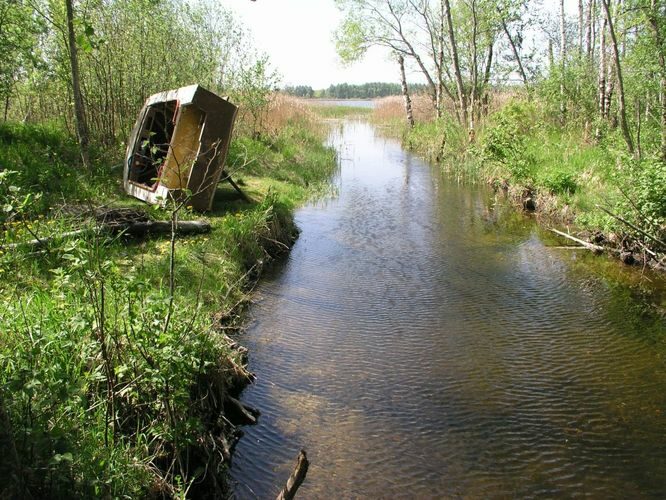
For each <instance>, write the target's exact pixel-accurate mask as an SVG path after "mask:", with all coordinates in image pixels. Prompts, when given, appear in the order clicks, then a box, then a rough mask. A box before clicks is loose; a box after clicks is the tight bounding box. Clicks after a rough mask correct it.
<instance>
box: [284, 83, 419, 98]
mask: <svg viewBox="0 0 666 500" xmlns="http://www.w3.org/2000/svg"><path fill="white" fill-rule="evenodd" d="M409 88H410V90H411V91H412V92H418V91H421V90H425V85H422V84H413V85H410V86H409ZM283 91H284V92H285V93H287V94H289V95H293V96H297V97H323V98H330V99H373V98H375V97H386V96H389V95H400V94H401V90H400V85H399V84H397V83H385V82H372V83H364V84H361V85H355V84H351V83H341V84H339V85H331V86H330V87H328V88H327V89H323V90H313V88H312V87H310V86H308V85H296V86H289V85H288V86H286V87H284V89H283Z"/></svg>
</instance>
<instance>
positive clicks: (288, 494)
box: [276, 450, 310, 500]
mask: <svg viewBox="0 0 666 500" xmlns="http://www.w3.org/2000/svg"><path fill="white" fill-rule="evenodd" d="M309 466H310V462H308V457H307V455H306V453H305V450H301V452H300V453H299V454H298V458H297V459H296V467H294V471H293V472H292V473H291V476H289V479H287V484H286V485H285V487H284V488H282V491H281V492H280V494H279V495H278V496H277V498H276V500H292V499H293V498H294V497H295V496H296V491H297V490H298V488H299V486H300V485H301V484H303V481H305V475H306V474H307V473H308V467H309Z"/></svg>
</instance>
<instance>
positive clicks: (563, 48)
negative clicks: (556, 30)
mask: <svg viewBox="0 0 666 500" xmlns="http://www.w3.org/2000/svg"><path fill="white" fill-rule="evenodd" d="M565 22H566V19H565V17H564V0H560V72H561V74H560V116H561V119H562V123H564V120H565V117H566V113H567V106H566V102H565V93H564V72H565V70H566V59H567V37H566V29H565Z"/></svg>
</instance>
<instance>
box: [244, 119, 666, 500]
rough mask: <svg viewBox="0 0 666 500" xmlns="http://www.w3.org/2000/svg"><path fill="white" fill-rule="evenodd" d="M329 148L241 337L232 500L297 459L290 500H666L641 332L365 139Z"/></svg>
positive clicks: (485, 200) (475, 209) (657, 379)
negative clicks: (334, 157)
mask: <svg viewBox="0 0 666 500" xmlns="http://www.w3.org/2000/svg"><path fill="white" fill-rule="evenodd" d="M331 143H332V144H333V145H334V146H335V147H336V148H337V149H338V151H340V152H341V153H340V156H341V158H342V161H341V165H342V168H341V172H340V174H339V178H338V179H337V180H336V182H337V184H338V194H337V196H336V197H334V198H333V199H331V200H328V201H326V202H320V203H317V204H315V205H314V206H310V207H306V208H304V209H302V210H300V211H299V213H298V216H297V219H298V224H299V226H300V227H301V229H302V230H303V231H302V234H301V237H300V239H299V241H298V242H297V244H296V245H295V247H294V249H293V251H292V253H291V254H290V256H289V257H288V259H287V260H286V263H285V264H284V266H276V267H277V269H275V271H274V273H273V274H272V275H271V276H268V277H267V278H266V279H265V280H264V281H263V282H262V284H261V285H260V287H259V289H260V292H259V293H260V297H261V300H260V302H259V303H258V304H257V305H256V306H255V308H254V310H253V317H254V322H253V324H252V326H251V327H250V329H249V331H248V333H247V334H246V335H245V336H244V337H243V338H242V341H243V342H244V343H245V344H247V345H248V347H249V348H250V366H251V369H252V370H253V371H255V372H256V373H257V375H258V377H259V379H258V382H257V383H256V385H255V386H253V387H251V388H249V389H248V390H246V392H245V393H244V396H243V397H244V399H245V400H247V401H248V402H249V403H250V404H252V405H254V406H257V407H259V408H261V410H262V412H263V414H262V416H261V418H260V423H259V425H258V426H256V427H250V428H246V431H247V434H246V436H245V437H244V438H243V439H242V440H241V442H240V443H239V446H238V448H237V453H236V456H235V458H234V460H235V462H234V469H233V471H232V476H233V478H234V480H236V481H237V482H238V487H237V494H238V496H240V497H252V496H253V494H252V493H251V492H250V489H248V487H250V488H251V489H252V491H253V492H254V494H256V495H257V496H259V497H261V498H266V497H271V496H274V495H275V494H276V493H277V491H278V490H279V488H280V487H281V486H282V485H283V483H284V481H285V480H286V478H287V476H288V475H289V473H290V471H291V467H292V466H293V461H294V459H295V457H296V454H297V452H298V449H299V448H300V447H305V448H306V449H307V450H308V453H309V456H310V459H311V461H312V466H311V468H310V471H309V473H308V478H307V480H306V482H305V484H304V485H303V487H302V490H301V491H300V494H301V495H302V496H303V497H304V498H308V497H350V496H352V497H353V496H369V497H378V496H383V497H387V496H388V497H394V496H420V497H423V496H442V495H444V496H452V495H453V496H455V495H462V496H472V497H477V496H481V497H486V496H544V495H546V496H548V495H551V496H552V495H556V494H559V495H565V496H569V495H573V494H576V493H583V494H590V495H594V496H614V495H617V494H618V492H623V493H625V492H626V493H628V494H630V495H632V496H635V495H636V494H637V493H640V494H644V495H645V496H659V495H660V494H662V493H664V494H666V478H665V477H664V474H663V472H664V471H665V470H666V437H665V436H666V432H665V431H666V422H665V417H664V415H663V414H662V413H660V412H664V411H666V390H665V389H666V370H664V362H663V354H664V353H665V352H664V351H666V349H664V345H663V342H662V343H661V344H660V346H658V347H655V346H654V344H649V343H648V342H645V341H644V340H643V338H642V337H641V334H640V329H644V328H645V327H646V325H647V323H645V322H644V321H643V320H642V319H641V318H640V317H638V318H637V317H636V314H635V313H633V312H632V309H631V308H630V307H628V305H627V304H626V302H623V301H621V300H620V301H618V300H615V298H614V297H615V295H613V293H612V290H610V289H609V288H608V287H606V286H605V285H604V283H602V282H600V281H598V280H590V279H588V280H587V281H585V282H583V281H582V280H580V279H579V277H578V276H579V275H578V273H574V272H572V271H571V269H570V268H571V266H570V264H569V263H568V260H569V259H570V257H571V256H570V254H568V253H563V252H561V251H560V252H558V251H556V250H551V249H548V248H546V247H545V246H544V244H543V243H542V242H541V240H540V239H539V237H538V235H537V233H536V232H535V231H536V230H535V228H534V226H533V225H532V223H531V222H530V221H529V220H527V219H524V218H522V217H516V216H515V215H512V214H510V213H509V214H508V215H506V216H503V217H502V216H499V215H498V214H499V213H500V212H501V211H502V210H503V209H502V206H501V204H498V205H496V206H495V208H494V209H493V207H492V205H491V204H492V194H489V193H487V192H485V191H484V190H483V189H473V188H469V187H461V186H457V185H455V184H451V183H450V182H446V181H445V180H442V179H440V178H439V176H437V175H433V172H432V170H431V169H430V168H429V167H428V166H427V165H425V164H424V163H422V162H421V161H420V160H418V159H416V158H415V157H413V156H411V155H408V154H405V153H403V152H402V151H401V150H400V148H399V146H398V145H397V144H396V143H395V142H393V141H387V140H384V139H381V138H378V137H376V136H375V134H374V132H373V130H372V129H371V128H370V127H369V126H368V125H365V124H363V123H355V124H353V123H348V124H346V125H345V126H344V127H338V128H337V129H336V130H335V131H334V132H333V133H332V135H331ZM611 311H612V314H611ZM611 317H612V319H613V321H611V319H610V318H611ZM652 326H653V328H657V329H660V328H661V329H663V323H662V324H659V323H653V324H652ZM637 329H638V332H639V333H637ZM632 332H633V333H632ZM660 356H661V357H660Z"/></svg>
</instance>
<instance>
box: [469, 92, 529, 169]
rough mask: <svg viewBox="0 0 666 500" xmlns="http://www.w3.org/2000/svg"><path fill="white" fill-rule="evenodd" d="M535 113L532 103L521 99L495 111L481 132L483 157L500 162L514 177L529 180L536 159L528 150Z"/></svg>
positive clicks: (488, 160)
mask: <svg viewBox="0 0 666 500" xmlns="http://www.w3.org/2000/svg"><path fill="white" fill-rule="evenodd" d="M535 117H536V110H535V108H534V105H533V104H530V103H526V102H522V101H513V102H512V103H510V104H508V105H507V106H506V107H504V108H502V109H501V110H500V111H498V112H496V113H494V114H493V115H492V116H491V117H490V122H489V125H488V126H487V128H486V129H485V130H484V132H483V135H482V140H481V146H480V147H481V156H482V159H483V160H484V161H486V162H490V163H496V164H499V165H501V166H503V167H504V168H506V169H507V171H508V173H509V174H510V175H511V176H512V177H514V178H515V179H517V180H521V181H523V180H528V179H529V178H530V177H531V176H532V174H533V171H534V167H535V160H534V158H533V156H532V155H530V154H529V152H528V148H527V138H528V136H529V135H530V134H533V133H534V129H535V128H536V118H535Z"/></svg>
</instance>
